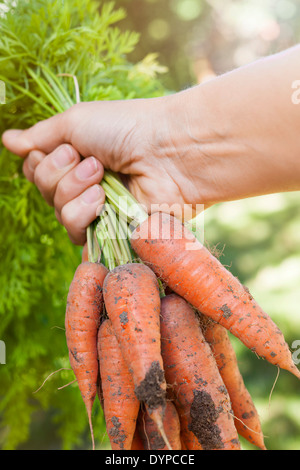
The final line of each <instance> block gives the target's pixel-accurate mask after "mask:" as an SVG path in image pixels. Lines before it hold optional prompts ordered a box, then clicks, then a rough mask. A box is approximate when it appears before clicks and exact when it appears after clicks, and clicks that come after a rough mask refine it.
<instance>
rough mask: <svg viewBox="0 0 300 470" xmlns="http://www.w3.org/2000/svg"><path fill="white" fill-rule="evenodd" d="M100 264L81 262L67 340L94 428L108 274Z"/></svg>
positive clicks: (74, 284)
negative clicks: (105, 280)
mask: <svg viewBox="0 0 300 470" xmlns="http://www.w3.org/2000/svg"><path fill="white" fill-rule="evenodd" d="M107 272H108V271H107V269H106V268H105V266H103V265H102V264H99V263H90V262H84V263H81V264H80V265H79V266H78V268H77V269H76V271H75V274H74V278H73V280H72V282H71V285H70V288H69V293H68V298H67V308H66V317H65V328H66V340H67V346H68V351H69V359H70V364H71V367H72V369H73V371H74V374H75V376H76V379H77V382H78V387H79V390H80V392H81V395H82V398H83V401H84V404H85V406H86V410H87V414H88V419H89V425H90V429H91V435H92V441H93V448H94V434H93V428H92V407H93V403H94V400H95V397H96V394H97V378H98V357H97V330H98V327H99V322H100V316H101V313H102V308H103V292H102V286H103V281H104V278H105V276H106V274H107Z"/></svg>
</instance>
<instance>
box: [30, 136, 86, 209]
mask: <svg viewBox="0 0 300 470" xmlns="http://www.w3.org/2000/svg"><path fill="white" fill-rule="evenodd" d="M30 162H31V160H29V163H28V165H29V164H30ZM79 162H80V155H79V153H78V152H77V151H76V150H75V149H74V148H73V147H72V146H71V145H67V144H64V145H61V146H59V147H58V148H57V149H55V150H54V152H52V153H50V154H49V155H47V156H46V157H45V158H44V159H43V160H42V161H41V162H40V163H39V164H38V165H37V166H36V168H35V170H34V175H33V182H34V183H35V184H36V186H37V188H38V189H39V191H40V193H41V194H42V196H43V198H44V199H45V200H46V202H47V203H48V204H49V205H50V206H53V205H54V195H55V191H56V187H57V185H58V183H59V181H60V180H61V179H62V178H63V177H64V176H65V175H66V174H67V173H68V172H69V171H70V170H71V169H73V168H75V166H76V165H78V164H79Z"/></svg>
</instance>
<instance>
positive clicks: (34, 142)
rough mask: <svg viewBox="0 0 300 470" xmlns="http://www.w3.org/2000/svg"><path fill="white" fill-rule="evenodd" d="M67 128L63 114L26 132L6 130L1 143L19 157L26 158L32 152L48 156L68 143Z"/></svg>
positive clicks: (39, 123) (65, 116)
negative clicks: (39, 152) (38, 151)
mask: <svg viewBox="0 0 300 470" xmlns="http://www.w3.org/2000/svg"><path fill="white" fill-rule="evenodd" d="M68 128H69V126H68V125H67V113H66V112H64V113H61V114H57V115H55V116H53V117H50V118H49V119H46V120H44V121H40V122H38V123H37V124H35V125H34V126H32V127H30V128H29V129H26V130H19V129H11V130H7V131H5V132H4V134H3V135H2V143H3V145H4V146H5V147H6V148H7V149H8V150H9V151H10V152H12V153H15V154H16V155H19V156H20V157H26V156H27V155H28V154H29V152H31V151H32V150H40V151H42V152H44V153H46V154H49V153H51V152H52V151H53V150H55V149H56V148H57V147H58V146H59V145H61V144H64V143H70V142H69V138H68V133H67V130H68Z"/></svg>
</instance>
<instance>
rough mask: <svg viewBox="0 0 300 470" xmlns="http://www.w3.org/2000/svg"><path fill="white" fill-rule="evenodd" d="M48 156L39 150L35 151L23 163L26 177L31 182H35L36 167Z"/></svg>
mask: <svg viewBox="0 0 300 470" xmlns="http://www.w3.org/2000/svg"><path fill="white" fill-rule="evenodd" d="M45 156H46V154H45V153H44V152H40V151H39V150H33V151H32V152H30V153H29V155H28V157H27V158H25V160H24V163H23V173H24V175H25V177H26V178H27V179H28V180H29V181H30V182H31V183H33V182H34V172H35V169H36V167H37V166H38V165H39V164H40V163H41V161H42V160H44V158H45Z"/></svg>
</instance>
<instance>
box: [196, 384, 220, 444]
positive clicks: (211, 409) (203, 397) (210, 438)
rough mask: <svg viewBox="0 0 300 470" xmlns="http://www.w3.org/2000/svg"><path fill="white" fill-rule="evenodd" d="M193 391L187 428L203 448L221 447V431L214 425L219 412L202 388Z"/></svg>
mask: <svg viewBox="0 0 300 470" xmlns="http://www.w3.org/2000/svg"><path fill="white" fill-rule="evenodd" d="M193 393H194V400H193V403H192V406H191V411H190V417H191V423H190V424H189V430H190V431H192V432H193V433H194V434H195V436H196V437H197V439H198V441H199V443H200V444H201V446H202V447H203V450H216V449H222V448H223V447H224V445H223V443H222V440H221V431H220V429H219V427H218V426H217V425H216V421H217V419H218V416H219V413H218V411H217V410H216V408H215V405H214V402H213V400H212V398H211V396H210V395H209V393H207V392H205V391H204V390H194V391H193Z"/></svg>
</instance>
